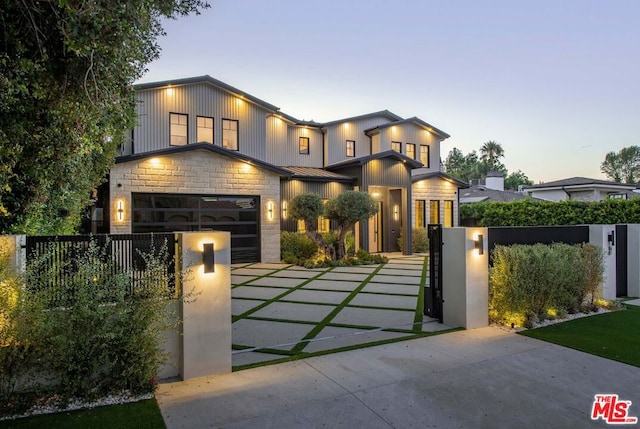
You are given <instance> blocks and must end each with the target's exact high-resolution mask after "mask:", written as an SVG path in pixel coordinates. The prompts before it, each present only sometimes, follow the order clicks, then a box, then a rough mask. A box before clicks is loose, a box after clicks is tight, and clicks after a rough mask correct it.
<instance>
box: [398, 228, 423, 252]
mask: <svg viewBox="0 0 640 429" xmlns="http://www.w3.org/2000/svg"><path fill="white" fill-rule="evenodd" d="M398 247H399V248H400V251H401V252H403V251H404V236H403V235H402V230H400V235H399V236H398ZM428 251H429V233H428V231H427V228H414V229H412V230H411V252H412V253H427V252H428Z"/></svg>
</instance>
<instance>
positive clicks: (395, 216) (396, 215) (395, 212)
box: [393, 204, 400, 220]
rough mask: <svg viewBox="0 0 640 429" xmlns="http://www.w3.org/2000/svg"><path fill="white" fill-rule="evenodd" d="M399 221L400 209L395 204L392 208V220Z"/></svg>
mask: <svg viewBox="0 0 640 429" xmlns="http://www.w3.org/2000/svg"><path fill="white" fill-rule="evenodd" d="M398 219H400V207H398V205H397V204H395V205H394V206H393V220H398Z"/></svg>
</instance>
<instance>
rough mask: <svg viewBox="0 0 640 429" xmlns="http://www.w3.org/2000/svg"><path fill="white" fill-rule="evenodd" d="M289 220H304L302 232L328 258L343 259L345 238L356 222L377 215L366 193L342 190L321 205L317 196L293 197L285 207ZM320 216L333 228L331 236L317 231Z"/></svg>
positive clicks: (374, 205)
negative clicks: (333, 226)
mask: <svg viewBox="0 0 640 429" xmlns="http://www.w3.org/2000/svg"><path fill="white" fill-rule="evenodd" d="M289 211H290V215H291V217H292V218H293V219H296V220H299V219H302V220H304V224H305V232H306V234H307V236H308V237H309V238H310V239H311V240H313V241H314V242H315V243H316V244H317V245H318V247H319V248H320V249H321V254H322V255H324V256H326V257H328V258H329V259H332V260H333V259H344V258H345V257H346V256H347V251H346V246H345V239H346V237H347V234H348V232H349V231H350V230H351V229H352V228H353V227H354V225H355V224H356V223H357V222H362V221H365V220H367V219H369V218H370V217H371V216H373V215H374V214H376V213H377V211H378V206H377V204H376V203H375V201H374V200H373V199H372V198H371V196H370V195H369V194H368V193H366V192H359V191H346V192H343V193H342V194H340V195H338V196H337V197H335V198H332V199H330V200H329V201H327V203H326V204H323V203H322V199H321V198H320V196H319V195H318V194H315V193H305V194H300V195H297V196H296V197H295V198H294V199H293V200H292V201H291V203H290V204H289ZM319 216H324V217H326V218H328V219H329V220H331V221H332V222H333V223H334V225H335V230H334V231H333V232H334V233H335V235H333V234H331V235H323V234H321V233H319V232H317V226H318V217H319Z"/></svg>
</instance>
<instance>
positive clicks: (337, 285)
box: [302, 280, 360, 292]
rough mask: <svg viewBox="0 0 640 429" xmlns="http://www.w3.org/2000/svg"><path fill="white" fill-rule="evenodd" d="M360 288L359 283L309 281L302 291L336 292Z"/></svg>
mask: <svg viewBox="0 0 640 429" xmlns="http://www.w3.org/2000/svg"><path fill="white" fill-rule="evenodd" d="M358 286H360V282H351V281H349V282H337V281H334V280H311V281H310V282H309V283H307V284H306V285H304V286H302V287H303V288H304V289H325V290H338V291H340V290H341V291H349V292H351V291H353V290H354V289H355V288H357V287H358Z"/></svg>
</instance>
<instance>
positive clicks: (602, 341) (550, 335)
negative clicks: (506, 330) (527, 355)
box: [518, 305, 640, 367]
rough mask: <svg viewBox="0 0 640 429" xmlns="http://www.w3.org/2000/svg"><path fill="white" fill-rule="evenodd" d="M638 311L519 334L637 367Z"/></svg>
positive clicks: (639, 364) (639, 344) (628, 309)
mask: <svg viewBox="0 0 640 429" xmlns="http://www.w3.org/2000/svg"><path fill="white" fill-rule="evenodd" d="M639 332H640V307H637V306H632V305H627V306H626V310H619V311H612V312H609V313H602V314H596V315H593V316H589V317H582V318H579V319H574V320H569V321H566V322H562V323H557V324H555V325H550V326H545V327H542V328H536V329H529V330H526V331H521V332H518V333H519V334H520V335H524V336H526V337H531V338H537V339H539V340H543V341H548V342H550V343H554V344H558V345H561V346H565V347H569V348H572V349H575V350H580V351H582V352H586V353H590V354H592V355H596V356H600V357H603V358H607V359H612V360H616V361H618V362H623V363H626V364H629V365H634V366H637V367H640V335H638V333H639Z"/></svg>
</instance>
